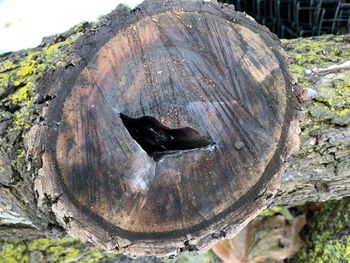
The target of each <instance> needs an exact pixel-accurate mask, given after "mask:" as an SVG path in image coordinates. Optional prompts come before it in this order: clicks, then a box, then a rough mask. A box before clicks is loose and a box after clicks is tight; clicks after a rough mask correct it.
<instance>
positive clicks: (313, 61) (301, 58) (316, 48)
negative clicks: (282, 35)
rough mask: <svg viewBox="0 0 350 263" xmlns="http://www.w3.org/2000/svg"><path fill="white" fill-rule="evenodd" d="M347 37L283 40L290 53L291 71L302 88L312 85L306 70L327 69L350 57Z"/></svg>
mask: <svg viewBox="0 0 350 263" xmlns="http://www.w3.org/2000/svg"><path fill="white" fill-rule="evenodd" d="M345 38H346V36H340V37H334V36H321V37H314V38H308V39H293V40H282V44H283V45H284V47H285V49H286V50H287V51H288V55H289V58H290V69H291V72H292V73H294V74H295V76H296V77H297V79H298V82H299V83H300V85H301V86H302V87H307V86H309V85H310V81H309V80H308V79H307V78H306V76H305V75H304V73H303V71H304V69H312V68H313V67H315V66H317V67H326V66H328V65H331V64H334V63H341V62H344V61H345V60H347V59H348V58H349V57H350V45H348V44H347V41H346V40H345Z"/></svg>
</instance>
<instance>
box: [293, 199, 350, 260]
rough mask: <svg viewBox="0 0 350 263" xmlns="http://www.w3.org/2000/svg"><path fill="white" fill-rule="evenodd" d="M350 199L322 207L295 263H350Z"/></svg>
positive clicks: (328, 203) (331, 202)
mask: <svg viewBox="0 0 350 263" xmlns="http://www.w3.org/2000/svg"><path fill="white" fill-rule="evenodd" d="M349 211H350V198H349V197H346V198H343V199H342V200H340V201H329V202H326V203H324V204H323V205H322V207H321V211H320V212H319V213H317V214H316V215H315V220H314V222H313V223H312V225H311V226H310V230H309V233H310V234H308V235H307V238H306V242H305V245H304V247H303V248H302V249H301V250H300V251H299V253H298V256H297V259H296V261H295V262H302V263H304V262H305V263H308V262H349V259H350V234H349V233H350V227H349V216H350V214H349Z"/></svg>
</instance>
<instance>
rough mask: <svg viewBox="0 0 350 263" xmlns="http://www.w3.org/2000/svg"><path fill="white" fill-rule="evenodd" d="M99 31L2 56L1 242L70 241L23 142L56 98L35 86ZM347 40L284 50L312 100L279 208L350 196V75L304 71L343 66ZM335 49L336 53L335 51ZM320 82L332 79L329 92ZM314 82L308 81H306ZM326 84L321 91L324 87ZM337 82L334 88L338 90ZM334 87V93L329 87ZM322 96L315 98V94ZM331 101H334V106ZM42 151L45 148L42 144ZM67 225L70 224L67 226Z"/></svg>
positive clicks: (85, 29)
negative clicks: (37, 183)
mask: <svg viewBox="0 0 350 263" xmlns="http://www.w3.org/2000/svg"><path fill="white" fill-rule="evenodd" d="M107 22H108V21H105V20H103V19H102V20H101V21H100V22H99V24H93V25H92V24H83V25H79V26H78V27H76V28H74V29H73V30H71V31H70V32H67V33H65V34H62V35H57V36H54V37H51V38H48V39H46V40H45V41H44V42H43V44H42V45H41V46H40V47H38V48H36V49H32V50H26V51H21V52H17V53H11V54H4V55H1V57H0V99H1V104H0V116H1V120H0V133H1V144H0V163H1V166H0V169H1V170H0V185H1V186H0V204H1V206H0V225H1V226H0V237H1V239H2V240H13V239H18V238H23V239H27V238H34V237H35V238H36V237H41V236H47V237H59V236H64V235H66V232H65V230H64V229H63V228H62V227H61V226H62V225H65V224H66V222H57V218H56V217H55V216H54V214H53V213H52V211H51V208H52V206H54V205H55V203H56V202H57V200H56V199H52V198H51V197H50V196H46V199H45V200H42V201H40V203H38V199H37V193H36V192H35V190H34V183H33V180H34V178H35V177H36V176H37V175H38V170H37V167H36V166H35V165H33V162H32V160H31V157H30V156H29V155H28V153H27V149H28V148H27V146H26V145H25V144H26V140H25V138H26V137H27V132H28V130H29V128H30V127H32V126H33V125H34V124H35V123H37V122H38V121H39V116H40V113H41V112H42V110H43V109H45V107H46V103H47V102H48V101H50V100H51V99H52V97H50V96H47V97H42V96H40V95H39V94H37V89H36V85H35V83H36V81H37V80H38V79H40V78H41V77H42V76H43V74H45V73H46V74H50V73H48V72H50V69H52V68H55V67H60V66H63V67H67V68H69V67H72V66H74V64H75V63H77V58H76V57H74V55H71V54H72V52H71V46H72V43H73V42H74V41H75V39H76V38H77V37H78V36H79V35H81V34H94V32H95V31H96V28H97V27H98V26H99V25H103V23H107ZM348 41H349V39H348V37H346V36H341V37H336V38H335V37H320V38H316V39H300V40H295V41H290V42H288V43H286V50H287V52H288V53H289V55H290V57H291V63H292V64H291V68H292V71H294V73H295V74H296V75H297V76H298V78H299V81H300V83H301V84H302V85H303V86H309V87H310V90H309V94H308V95H310V96H311V97H312V99H311V100H309V101H306V102H305V104H304V112H305V119H304V121H303V124H302V125H303V126H302V127H303V129H302V134H301V139H302V145H301V149H300V150H299V152H298V153H296V154H295V155H294V156H293V157H292V158H291V159H290V164H289V167H288V169H287V172H286V174H285V176H284V178H283V181H282V186H281V190H280V192H279V194H278V195H277V198H276V200H275V203H277V204H279V205H288V206H293V205H296V204H301V203H304V202H308V201H321V200H322V201H323V200H328V199H334V198H341V197H343V196H346V195H350V187H349V141H350V139H349V138H350V135H349V128H348V124H349V111H348V110H347V109H348V107H349V99H348V98H349V94H348V92H349V71H345V70H343V71H338V72H336V74H335V75H333V76H332V78H329V76H328V77H327V76H324V75H322V74H323V73H321V74H319V73H312V74H309V75H307V76H304V72H303V69H312V68H313V67H314V66H322V67H325V66H328V65H331V64H341V63H342V62H344V61H345V59H346V58H347V57H348V56H349V53H350V48H349V44H348ZM333 50H337V51H336V52H334V51H333ZM320 78H326V79H330V80H331V82H330V83H328V84H329V85H328V86H323V84H324V83H323V82H321V81H320ZM308 79H310V80H308ZM321 83H322V85H321ZM332 83H335V85H333V84H332ZM327 87H328V88H327ZM313 90H315V91H317V92H316V93H315V92H314V91H313ZM330 98H331V100H330ZM38 146H39V147H40V145H38ZM69 220H70V219H69V218H65V220H64V221H67V222H68V221H69Z"/></svg>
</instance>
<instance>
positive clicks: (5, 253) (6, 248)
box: [0, 243, 29, 263]
mask: <svg viewBox="0 0 350 263" xmlns="http://www.w3.org/2000/svg"><path fill="white" fill-rule="evenodd" d="M0 248H1V250H0V262H6V263H21V262H23V263H24V262H28V261H29V255H28V254H27V253H26V247H25V245H24V244H19V243H5V244H3V245H2V246H1V244H0Z"/></svg>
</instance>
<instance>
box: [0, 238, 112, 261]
mask: <svg viewBox="0 0 350 263" xmlns="http://www.w3.org/2000/svg"><path fill="white" fill-rule="evenodd" d="M115 256H116V254H112V253H106V252H104V251H102V249H99V248H89V247H87V246H86V245H84V244H83V243H81V242H80V241H78V240H76V239H72V238H65V239H62V240H54V239H44V238H43V239H37V240H31V241H26V242H11V243H0V262H6V263H12V262H13V263H22V262H23V263H24V262H37V263H41V262H42V263H44V262H55V263H59V262H62V263H64V262H69V261H73V260H75V261H73V262H80V263H93V262H98V261H100V260H103V259H108V258H112V257H115ZM29 260H30V261H29Z"/></svg>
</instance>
